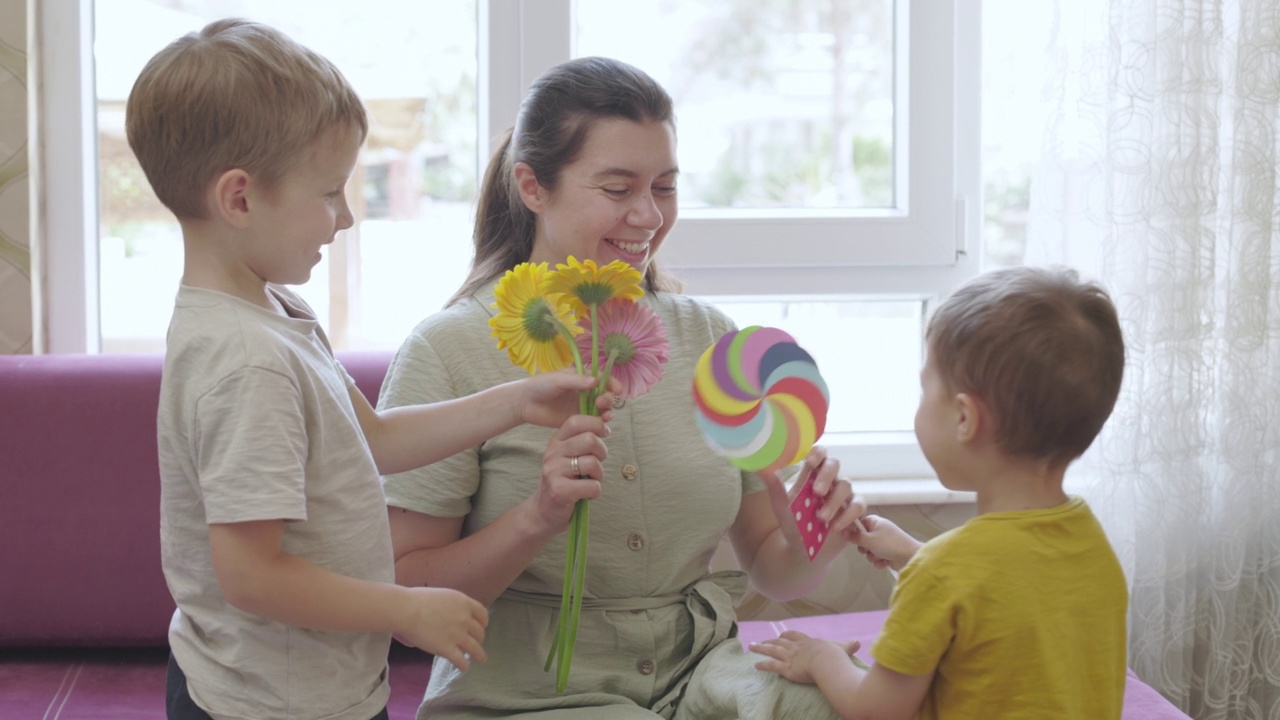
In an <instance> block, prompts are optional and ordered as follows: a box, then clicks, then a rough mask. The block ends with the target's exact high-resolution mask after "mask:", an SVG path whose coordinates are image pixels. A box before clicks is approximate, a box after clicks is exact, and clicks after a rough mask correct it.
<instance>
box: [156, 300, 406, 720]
mask: <svg viewBox="0 0 1280 720" xmlns="http://www.w3.org/2000/svg"><path fill="white" fill-rule="evenodd" d="M270 289H271V291H272V292H273V293H274V294H275V296H276V297H277V298H278V299H279V300H280V302H281V303H282V304H283V305H284V306H285V308H286V309H287V311H288V312H289V314H290V316H291V317H283V316H281V315H279V314H277V313H273V312H271V311H269V310H266V309H264V308H260V307H258V306H256V305H253V304H251V303H247V302H244V301H242V300H239V299H237V298H234V297H231V296H229V295H225V294H223V293H219V292H215V291H211V290H203V289H197V288H191V287H185V286H184V287H182V288H180V289H179V291H178V296H177V302H176V306H175V308H174V313H173V320H172V321H171V323H170V325H169V335H168V341H167V346H166V347H167V349H166V355H165V364H164V374H163V378H162V381H161V385H160V407H159V413H158V418H157V425H158V428H157V430H158V441H159V456H160V457H159V459H160V485H161V496H160V508H161V514H160V539H161V555H162V560H163V565H164V574H165V579H166V581H167V582H168V585H169V591H170V592H171V593H172V594H173V597H174V601H175V602H176V603H177V606H178V609H177V611H176V612H175V613H174V615H173V620H172V622H171V624H170V627H169V643H170V646H171V648H172V650H173V654H174V657H175V659H176V660H177V662H178V665H179V666H180V667H181V668H182V671H183V673H184V674H186V676H187V686H188V689H189V691H190V693H191V697H192V699H193V700H195V702H196V704H197V705H199V706H200V707H202V708H204V709H205V710H206V711H207V712H209V714H210V715H212V716H214V717H215V718H218V719H219V720H222V719H224V718H236V719H240V718H244V719H249V718H252V719H253V720H266V719H268V718H290V719H293V718H297V719H299V720H302V719H308V720H318V719H319V718H325V719H326V720H368V719H369V718H371V717H373V716H374V715H375V714H377V713H378V712H379V711H381V710H382V708H383V707H385V705H386V703H387V698H388V696H389V686H388V684H387V667H386V661H387V652H388V650H389V647H390V641H391V638H390V636H389V635H387V634H384V633H342V632H324V631H318V630H309V629H305V628H299V627H291V626H288V625H284V624H282V623H279V622H275V621H272V620H268V619H266V618H262V617H258V616H255V615H250V614H248V613H245V612H243V611H241V610H239V609H237V608H235V607H233V606H232V605H231V604H229V603H228V602H227V600H226V598H225V597H224V596H223V594H222V592H221V591H220V590H219V587H218V582H217V578H216V576H215V574H214V569H213V562H212V559H211V556H210V551H209V530H208V525H209V524H210V523H234V522H247V521H253V520H277V519H283V520H286V521H287V522H286V523H285V530H284V538H283V540H282V547H283V550H284V551H285V552H287V553H290V554H292V555H296V556H298V557H302V558H305V559H307V560H309V561H311V562H313V563H315V564H317V565H319V566H321V567H324V568H327V569H329V570H332V571H333V572H336V573H339V574H342V575H346V576H349V577H354V578H359V579H363V580H370V581H377V582H388V583H389V582H393V581H394V575H395V573H394V564H393V558H392V552H391V539H390V537H391V536H390V531H389V528H388V525H387V513H386V505H385V500H384V498H383V495H382V489H381V485H380V480H379V477H378V471H377V468H376V466H375V465H374V461H373V457H372V455H371V454H370V451H369V448H368V445H367V444H366V443H365V440H364V436H363V434H362V432H361V430H360V425H359V422H358V421H357V419H356V415H355V410H354V408H353V407H352V405H351V401H350V398H349V396H348V390H347V388H348V385H350V384H352V382H353V381H352V380H351V378H350V376H349V375H347V374H346V372H345V371H344V370H343V369H342V367H341V365H339V364H338V362H337V360H335V359H334V357H333V352H332V350H331V349H330V347H329V342H328V339H327V338H326V337H325V335H324V331H323V330H322V329H321V328H320V325H319V323H318V322H316V320H315V316H314V314H313V313H312V311H311V308H309V307H308V306H307V304H306V303H305V302H304V301H303V300H302V299H301V298H299V297H298V296H297V295H295V294H294V293H292V292H291V291H289V290H287V289H285V288H282V287H275V286H272V287H271V288H270Z"/></svg>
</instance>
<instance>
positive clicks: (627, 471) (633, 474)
mask: <svg viewBox="0 0 1280 720" xmlns="http://www.w3.org/2000/svg"><path fill="white" fill-rule="evenodd" d="M639 476H640V468H638V467H636V466H635V465H632V464H631V463H627V464H626V465H623V466H622V477H623V479H624V480H635V479H636V478H637V477H639Z"/></svg>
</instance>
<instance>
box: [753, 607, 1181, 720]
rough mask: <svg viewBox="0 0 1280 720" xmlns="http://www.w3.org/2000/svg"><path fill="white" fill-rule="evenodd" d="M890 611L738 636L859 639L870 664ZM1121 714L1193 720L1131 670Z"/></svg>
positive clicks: (766, 625) (1144, 719)
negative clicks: (786, 632) (793, 634)
mask: <svg viewBox="0 0 1280 720" xmlns="http://www.w3.org/2000/svg"><path fill="white" fill-rule="evenodd" d="M888 614H889V613H888V611H886V610H877V611H872V612H860V613H845V614H842V615H813V616H810V617H802V618H791V619H788V620H755V621H749V622H743V623H738V639H739V640H741V641H742V645H743V647H746V645H747V644H748V643H753V642H760V641H762V640H768V639H769V638H773V637H777V636H778V635H781V634H782V632H783V631H784V630H799V631H800V632H802V633H805V634H806V635H812V636H813V637H820V638H826V639H828V640H858V641H860V642H861V643H862V648H861V649H860V650H858V652H857V653H855V654H856V655H857V656H858V657H859V658H861V659H862V660H864V661H865V662H867V663H870V662H871V652H870V650H871V643H872V641H874V640H875V639H876V636H878V635H879V634H880V626H881V625H883V624H884V619H885V617H886V616H887V615H888ZM1121 717H1122V718H1123V720H1190V716H1188V715H1186V714H1185V713H1183V712H1182V711H1181V710H1178V708H1177V707H1175V706H1174V705H1173V704H1172V703H1170V702H1169V701H1168V700H1166V699H1165V698H1164V696H1163V695H1161V694H1160V693H1158V692H1156V691H1155V689H1154V688H1152V687H1151V686H1149V685H1147V684H1146V683H1144V682H1142V680H1141V679H1139V678H1138V676H1137V675H1135V674H1134V673H1133V671H1132V670H1130V671H1129V674H1128V680H1127V681H1126V683H1125V687H1124V713H1123V715H1122V716H1121Z"/></svg>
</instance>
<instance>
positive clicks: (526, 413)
mask: <svg viewBox="0 0 1280 720" xmlns="http://www.w3.org/2000/svg"><path fill="white" fill-rule="evenodd" d="M519 382H520V384H521V387H520V390H521V405H520V419H521V420H522V421H523V422H526V423H531V424H533V425H543V426H545V427H560V426H561V425H562V424H563V423H564V421H565V420H567V419H568V418H569V417H570V416H572V415H577V414H579V412H580V410H579V406H578V395H579V393H580V392H582V391H584V390H590V389H591V388H592V387H594V386H595V384H596V380H595V378H593V377H590V376H588V375H579V374H578V373H576V372H574V371H573V370H570V369H567V368H566V369H564V370H557V371H556V372H549V373H539V374H537V375H533V376H530V377H529V378H528V379H527V380H521V381H519ZM621 391H622V383H620V382H618V380H617V378H610V379H609V387H608V388H606V392H604V393H602V394H601V395H600V397H598V398H596V409H597V411H598V414H599V416H600V417H602V418H604V421H605V422H609V421H610V420H612V419H613V398H614V396H615V395H616V394H617V393H619V392H621Z"/></svg>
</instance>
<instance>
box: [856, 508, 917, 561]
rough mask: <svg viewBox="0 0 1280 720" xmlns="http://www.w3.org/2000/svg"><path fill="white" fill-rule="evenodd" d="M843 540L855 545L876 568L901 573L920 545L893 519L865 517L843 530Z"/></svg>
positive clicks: (876, 516) (873, 516) (874, 516)
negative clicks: (889, 569)
mask: <svg viewBox="0 0 1280 720" xmlns="http://www.w3.org/2000/svg"><path fill="white" fill-rule="evenodd" d="M845 539H846V540H848V541H849V542H851V543H853V544H854V545H857V546H858V552H860V553H862V554H863V555H866V556H867V560H868V561H869V562H871V564H872V565H875V566H876V567H877V568H880V569H884V568H891V569H893V570H894V571H895V572H896V571H898V570H901V569H902V568H903V566H905V565H906V564H907V561H909V560H910V559H911V558H912V557H914V556H915V554H916V551H917V550H919V549H920V546H921V545H922V543H921V542H920V541H919V540H916V539H915V538H913V537H911V536H910V535H908V534H907V532H906V531H905V530H903V529H902V528H900V527H898V526H897V525H896V524H894V522H893V521H892V520H886V519H885V518H882V517H880V516H879V515H867V516H866V517H864V518H862V521H861V522H860V523H855V524H853V525H850V526H849V529H847V530H845Z"/></svg>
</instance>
